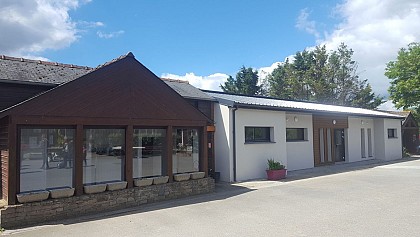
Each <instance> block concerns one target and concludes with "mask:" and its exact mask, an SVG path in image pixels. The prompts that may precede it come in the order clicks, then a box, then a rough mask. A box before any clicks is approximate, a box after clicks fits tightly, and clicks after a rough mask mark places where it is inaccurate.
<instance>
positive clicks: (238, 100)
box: [204, 91, 403, 119]
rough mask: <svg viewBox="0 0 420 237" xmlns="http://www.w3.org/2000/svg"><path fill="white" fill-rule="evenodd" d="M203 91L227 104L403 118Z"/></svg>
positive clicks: (372, 111)
mask: <svg viewBox="0 0 420 237" xmlns="http://www.w3.org/2000/svg"><path fill="white" fill-rule="evenodd" d="M204 92H206V93H207V94H208V95H210V96H212V97H214V98H216V99H217V101H219V103H221V104H224V105H227V106H242V107H247V108H254V109H272V110H288V111H297V112H327V113H337V114H346V115H355V116H367V117H384V118H398V119H402V118H403V117H402V116H400V115H394V114H390V113H385V112H380V111H376V110H368V109H362V108H354V107H346V106H338V105H326V104H317V103H311V102H300V101H288V100H280V99H276V98H269V97H263V96H245V95H235V94H228V93H224V92H217V91H204Z"/></svg>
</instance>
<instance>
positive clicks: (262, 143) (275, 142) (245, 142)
mask: <svg viewBox="0 0 420 237" xmlns="http://www.w3.org/2000/svg"><path fill="white" fill-rule="evenodd" d="M273 143H276V142H245V143H244V144H245V145H246V144H273Z"/></svg>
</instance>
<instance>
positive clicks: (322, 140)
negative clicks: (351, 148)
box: [314, 128, 346, 166]
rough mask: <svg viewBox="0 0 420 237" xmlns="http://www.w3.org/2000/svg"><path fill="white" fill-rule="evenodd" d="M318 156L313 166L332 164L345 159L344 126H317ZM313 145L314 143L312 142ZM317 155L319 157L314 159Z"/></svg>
mask: <svg viewBox="0 0 420 237" xmlns="http://www.w3.org/2000/svg"><path fill="white" fill-rule="evenodd" d="M318 141H319V143H318V144H319V148H318V149H317V150H318V152H319V153H318V156H316V157H315V166H317V165H327V164H334V163H335V162H342V161H345V160H346V141H345V133H344V128H319V129H318ZM314 145H315V144H314ZM317 157H319V159H316V158H317Z"/></svg>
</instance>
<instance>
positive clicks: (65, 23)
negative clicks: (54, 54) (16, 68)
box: [0, 0, 88, 57]
mask: <svg viewBox="0 0 420 237" xmlns="http://www.w3.org/2000/svg"><path fill="white" fill-rule="evenodd" d="M87 2H88V1H86V0H84V1H78V0H64V1H59V0H2V2H1V6H0V32H7V33H3V34H1V36H0V53H1V54H6V55H10V56H18V57H20V56H23V55H29V56H30V55H32V54H36V53H39V52H42V51H44V50H46V49H61V48H65V47H68V46H69V45H70V44H72V43H73V42H75V41H76V40H77V39H78V37H79V36H78V35H77V29H76V23H75V22H73V21H72V20H71V18H70V17H69V14H68V12H69V11H70V10H72V9H76V8H78V7H79V6H80V5H81V4H84V3H87Z"/></svg>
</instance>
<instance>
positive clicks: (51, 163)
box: [20, 128, 75, 192]
mask: <svg viewBox="0 0 420 237" xmlns="http://www.w3.org/2000/svg"><path fill="white" fill-rule="evenodd" d="M74 134H75V130H74V129H60V128H49V129H41V128H22V129H21V130H20V192H28V191H36V190H46V189H53V188H62V187H72V177H73V176H72V174H73V169H72V167H73V160H74V141H73V140H74Z"/></svg>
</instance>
